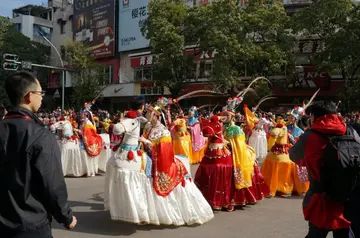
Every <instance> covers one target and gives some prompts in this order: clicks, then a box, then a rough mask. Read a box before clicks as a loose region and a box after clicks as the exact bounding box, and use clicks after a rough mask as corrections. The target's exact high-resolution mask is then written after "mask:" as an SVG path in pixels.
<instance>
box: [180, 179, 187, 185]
mask: <svg viewBox="0 0 360 238" xmlns="http://www.w3.org/2000/svg"><path fill="white" fill-rule="evenodd" d="M185 184H186V181H185V179H183V180H182V182H181V186H183V187H185Z"/></svg>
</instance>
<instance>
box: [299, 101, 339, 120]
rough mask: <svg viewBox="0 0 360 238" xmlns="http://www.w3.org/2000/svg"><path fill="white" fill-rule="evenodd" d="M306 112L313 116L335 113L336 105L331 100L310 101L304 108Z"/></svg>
mask: <svg viewBox="0 0 360 238" xmlns="http://www.w3.org/2000/svg"><path fill="white" fill-rule="evenodd" d="M306 113H307V114H310V113H311V114H312V115H314V118H315V119H316V118H318V117H322V116H325V115H329V114H336V113H337V106H336V104H335V103H334V102H333V101H317V102H314V103H312V104H311V105H310V106H309V107H308V108H307V110H306Z"/></svg>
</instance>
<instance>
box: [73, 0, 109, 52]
mask: <svg viewBox="0 0 360 238" xmlns="http://www.w3.org/2000/svg"><path fill="white" fill-rule="evenodd" d="M114 21H115V0H92V1H89V0H75V1H74V21H73V29H74V39H75V41H83V42H86V43H89V44H90V46H91V48H92V50H93V54H94V56H95V57H96V58H105V57H111V56H113V55H114V49H115V47H114V46H115V32H114Z"/></svg>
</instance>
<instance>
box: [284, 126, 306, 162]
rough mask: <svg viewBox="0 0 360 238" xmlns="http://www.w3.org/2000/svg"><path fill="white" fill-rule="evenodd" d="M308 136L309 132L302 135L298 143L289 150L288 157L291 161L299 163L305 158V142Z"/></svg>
mask: <svg viewBox="0 0 360 238" xmlns="http://www.w3.org/2000/svg"><path fill="white" fill-rule="evenodd" d="M310 134H311V131H306V132H305V133H303V134H302V135H301V136H300V137H299V139H298V141H297V142H296V143H295V144H294V145H293V146H292V147H291V148H290V150H289V155H290V159H291V160H292V161H294V162H299V161H300V160H301V159H303V158H304V157H305V148H306V142H307V139H308V137H309V135H310Z"/></svg>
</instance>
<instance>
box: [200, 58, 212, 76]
mask: <svg viewBox="0 0 360 238" xmlns="http://www.w3.org/2000/svg"><path fill="white" fill-rule="evenodd" d="M212 71H213V63H212V61H200V65H199V78H208V77H211V76H212Z"/></svg>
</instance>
